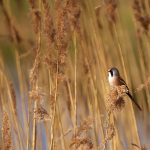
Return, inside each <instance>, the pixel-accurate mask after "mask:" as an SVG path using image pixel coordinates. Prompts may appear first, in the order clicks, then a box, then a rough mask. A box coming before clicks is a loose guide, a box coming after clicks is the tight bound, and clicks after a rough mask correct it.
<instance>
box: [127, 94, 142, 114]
mask: <svg viewBox="0 0 150 150" xmlns="http://www.w3.org/2000/svg"><path fill="white" fill-rule="evenodd" d="M127 95H128V96H129V97H130V99H131V100H132V102H134V104H135V105H136V106H137V107H138V109H139V110H140V111H142V108H141V107H140V106H139V104H138V103H137V102H136V101H135V100H134V99H133V97H132V95H131V94H130V93H129V92H128V93H127Z"/></svg>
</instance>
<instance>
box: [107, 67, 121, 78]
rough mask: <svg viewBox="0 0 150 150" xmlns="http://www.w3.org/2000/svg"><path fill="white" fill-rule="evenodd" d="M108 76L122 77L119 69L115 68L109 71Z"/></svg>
mask: <svg viewBox="0 0 150 150" xmlns="http://www.w3.org/2000/svg"><path fill="white" fill-rule="evenodd" d="M108 75H109V76H111V77H114V76H120V74H119V71H118V69H117V68H115V67H112V68H110V69H109V70H108Z"/></svg>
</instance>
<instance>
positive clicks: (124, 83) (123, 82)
mask: <svg viewBox="0 0 150 150" xmlns="http://www.w3.org/2000/svg"><path fill="white" fill-rule="evenodd" d="M120 82H121V85H125V86H126V88H127V90H128V91H129V88H128V86H127V84H126V82H125V81H124V80H123V79H122V78H121V77H120Z"/></svg>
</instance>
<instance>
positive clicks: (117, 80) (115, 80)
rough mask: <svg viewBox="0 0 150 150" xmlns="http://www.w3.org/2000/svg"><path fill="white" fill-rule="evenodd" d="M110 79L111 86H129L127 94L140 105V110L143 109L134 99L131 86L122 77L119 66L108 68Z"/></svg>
mask: <svg viewBox="0 0 150 150" xmlns="http://www.w3.org/2000/svg"><path fill="white" fill-rule="evenodd" d="M108 81H109V84H110V86H111V87H115V86H121V85H125V86H126V88H127V92H126V94H127V95H128V96H129V98H130V99H131V100H132V102H134V104H135V105H136V106H137V107H138V109H139V110H140V111H141V110H142V109H141V107H140V106H139V104H138V103H137V102H136V101H135V100H134V98H133V97H132V95H131V94H130V91H129V88H128V86H127V84H126V82H125V81H124V80H123V79H122V78H121V77H120V73H119V71H118V69H117V68H115V67H113V68H111V69H109V70H108Z"/></svg>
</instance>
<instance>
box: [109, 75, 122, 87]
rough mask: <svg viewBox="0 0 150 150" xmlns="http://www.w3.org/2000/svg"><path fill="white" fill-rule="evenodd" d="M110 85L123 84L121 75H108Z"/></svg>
mask: <svg viewBox="0 0 150 150" xmlns="http://www.w3.org/2000/svg"><path fill="white" fill-rule="evenodd" d="M108 80H109V84H110V86H119V85H122V84H121V82H120V80H119V77H108Z"/></svg>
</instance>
